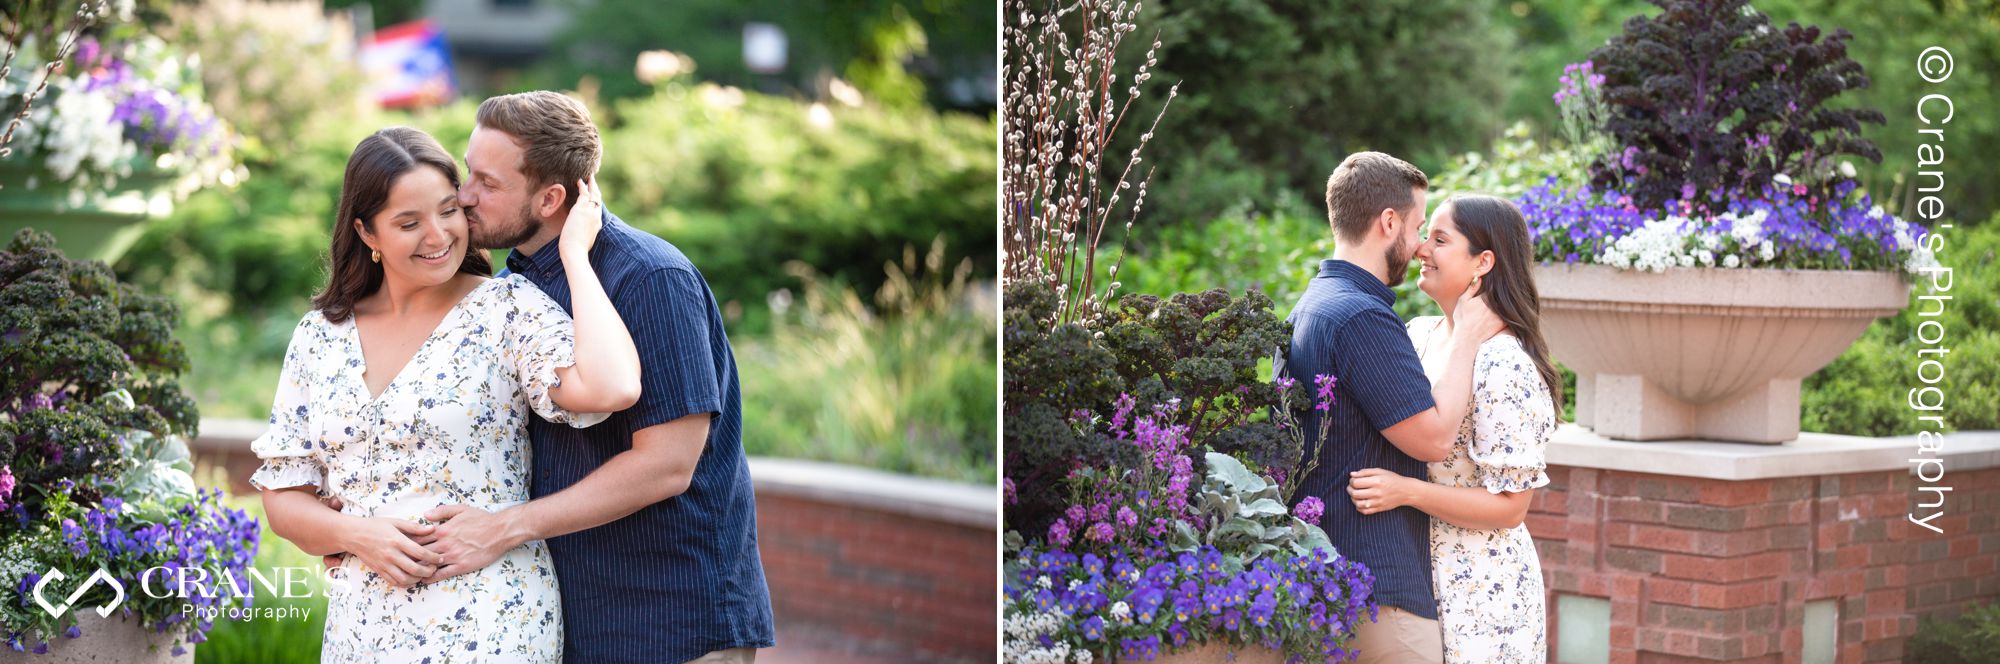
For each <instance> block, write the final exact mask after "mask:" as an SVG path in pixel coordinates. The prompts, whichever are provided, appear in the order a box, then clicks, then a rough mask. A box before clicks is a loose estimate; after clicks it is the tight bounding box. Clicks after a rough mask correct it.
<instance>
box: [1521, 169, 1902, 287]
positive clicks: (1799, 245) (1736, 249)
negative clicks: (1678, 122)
mask: <svg viewBox="0 0 2000 664" xmlns="http://www.w3.org/2000/svg"><path fill="white" fill-rule="evenodd" d="M1857 189H1858V185H1857V184H1856V183H1855V182H1854V181H1852V180H1846V181H1842V182H1839V183H1838V184H1835V185H1833V186H1832V188H1831V192H1830V193H1829V194H1828V195H1827V196H1826V197H1825V198H1822V197H1821V196H1819V195H1817V194H1815V193H1813V191H1812V190H1811V189H1809V188H1807V187H1806V186H1805V185H1803V184H1796V183H1793V182H1792V181H1791V180H1790V178H1787V177H1784V176H1779V178H1778V179H1777V180H1776V181H1775V182H1774V183H1773V184H1772V185H1771V186H1768V187H1765V188H1763V189H1761V190H1759V191H1749V192H1745V191H1736V192H1724V191H1720V190H1718V191H1714V192H1710V193H1709V194H1708V195H1707V196H1705V197H1702V196H1696V195H1694V194H1693V192H1691V191H1690V192H1688V193H1687V194H1686V195H1684V196H1683V197H1682V198H1681V199H1680V200H1678V201H1674V202H1673V203H1671V204H1669V205H1667V206H1666V207H1665V208H1664V209H1658V210H1642V209H1640V208H1638V207H1636V206H1634V205H1633V203H1632V199H1631V198H1630V197H1629V196H1625V195H1622V194H1619V193H1617V192H1600V191H1594V190H1592V189H1591V188H1590V187H1589V186H1587V185H1586V186H1582V187H1578V188H1567V187H1564V186H1562V185H1561V184H1560V183H1559V182H1558V181H1557V179H1556V178H1554V177H1550V178H1548V180H1547V181H1545V182H1544V183H1542V184H1541V185H1539V186H1537V187H1535V188H1533V189H1530V190H1529V191H1528V192H1527V193H1525V194H1523V195H1522V196H1521V197H1520V198H1519V199H1517V200H1516V201H1515V202H1516V204H1517V205H1519V206H1520V208H1521V213H1522V215H1523V216H1525V217H1526V218H1527V219H1528V232H1529V237H1530V238H1531V239H1532V240H1533V242H1534V244H1535V249H1536V254H1537V255H1538V256H1540V257H1541V259H1542V260H1544V261H1561V262H1564V263H1593V264H1601V265H1611V266H1614V267H1618V268H1621V269H1639V270H1649V271H1654V272H1662V271H1665V270H1666V269H1667V268H1670V267H1684V268H1685V267H1725V268H1736V267H1764V268H1785V269H1820V270H1884V271H1895V270H1905V271H1911V272H1914V271H1916V270H1918V269H1921V268H1923V267H1927V266H1931V265H1935V264H1936V258H1935V256H1933V255H1932V254H1931V252H1929V251H1927V250H1925V249H1924V248H1923V247H1922V246H1921V245H1920V242H1919V241H1920V240H1921V238H1922V237H1923V235H1924V234H1925V233H1926V232H1927V231H1926V229H1924V228H1923V227H1922V226H1919V225H1916V224H1911V223H1909V222H1907V221H1904V220H1902V219H1898V218H1896V217H1895V216H1894V215H1890V214H1888V213H1887V212H1885V211H1884V210H1883V209H1882V208H1881V206H1878V205H1875V204H1874V201H1873V200H1872V199H1871V198H1870V197H1869V196H1868V195H1866V194H1858V195H1857V193H1858V192H1857Z"/></svg>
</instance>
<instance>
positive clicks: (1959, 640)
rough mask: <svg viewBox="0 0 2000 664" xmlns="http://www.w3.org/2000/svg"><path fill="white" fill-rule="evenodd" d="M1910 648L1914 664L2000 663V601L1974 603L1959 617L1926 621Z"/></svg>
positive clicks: (1912, 639) (1911, 642) (1919, 626)
mask: <svg viewBox="0 0 2000 664" xmlns="http://www.w3.org/2000/svg"><path fill="white" fill-rule="evenodd" d="M1906 647H1907V648H1908V652H1907V654H1908V657H1909V659H1908V661H1909V662H1910V663H1911V664H1975V663H1984V662H2000V603H1988V604H1985V605H1982V606H1974V607H1972V608H1971V609H1970V610H1968V611H1966V612H1965V615H1963V616H1960V617H1959V619H1957V620H1948V621H1939V620H1925V621H1923V622H1922V623H1921V624H1919V625H1917V633H1916V635H1915V636H1912V637H1910V642H1909V644H1908V645H1907V646H1906Z"/></svg>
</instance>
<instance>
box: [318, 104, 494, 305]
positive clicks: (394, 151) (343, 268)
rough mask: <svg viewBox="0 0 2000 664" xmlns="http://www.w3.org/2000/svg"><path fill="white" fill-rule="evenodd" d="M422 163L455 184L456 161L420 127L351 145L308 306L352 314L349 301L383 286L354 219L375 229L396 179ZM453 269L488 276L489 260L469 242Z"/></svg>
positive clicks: (379, 269) (398, 129) (396, 129)
mask: <svg viewBox="0 0 2000 664" xmlns="http://www.w3.org/2000/svg"><path fill="white" fill-rule="evenodd" d="M421 166H428V167H431V168H435V169H437V170H438V172H441V173H444V176H445V178H447V179H449V180H451V186H452V188H454V189H455V188H457V187H458V163H457V162H454V161H452V159H451V154H450V153H447V152H445V151H444V146H442V145H439V144H438V142H437V139H435V138H431V135H430V134H426V133H424V132H422V131H420V130H417V129H411V128H409V127H389V128H387V129H383V130H381V131H378V132H375V133H374V134H373V135H370V136H369V137H367V138H364V139H361V143H360V144H359V145H356V146H354V154H353V155H352V156H349V157H348V158H347V174H346V176H345V177H344V178H343V179H342V180H341V183H340V207H339V209H338V211H337V213H336V214H335V215H334V221H333V243H332V245H331V246H330V248H329V249H328V250H327V256H326V262H327V280H326V288H325V289H324V290H321V291H320V292H319V294H318V295H314V296H313V308H314V309H318V310H319V312H320V314H321V315H323V316H326V320H327V321H328V322H332V323H339V322H342V321H345V320H347V319H348V318H349V317H352V316H353V315H354V303H355V302H358V301H360V300H361V298H364V297H367V296H369V295H372V294H374V293H375V291H376V290H377V289H380V288H381V287H382V265H381V264H380V263H376V262H375V261H374V260H373V259H371V258H370V257H369V249H368V244H367V243H365V242H362V241H361V236H360V234H359V233H356V232H354V220H356V219H359V220H361V225H362V226H363V227H364V228H367V229H368V232H370V233H373V232H375V215H377V214H380V213H381V212H382V208H383V207H385V206H387V205H388V204H389V190H390V188H392V187H394V186H395V184H396V180H397V179H398V178H401V177H402V176H403V175H404V174H406V173H409V172H410V171H413V170H416V169H417V168H418V167H421ZM458 271H459V272H464V273H467V274H477V275H480V276H492V275H493V264H492V263H491V262H490V261H488V260H487V259H486V252H484V251H478V250H475V249H472V248H470V246H469V245H468V248H467V249H466V250H465V260H464V261H463V262H460V263H459V264H458Z"/></svg>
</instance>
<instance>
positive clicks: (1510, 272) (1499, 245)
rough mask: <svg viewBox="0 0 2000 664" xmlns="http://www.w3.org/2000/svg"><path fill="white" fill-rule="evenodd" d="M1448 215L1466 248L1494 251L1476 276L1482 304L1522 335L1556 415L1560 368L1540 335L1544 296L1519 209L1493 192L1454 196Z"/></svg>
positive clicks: (1560, 388) (1473, 251)
mask: <svg viewBox="0 0 2000 664" xmlns="http://www.w3.org/2000/svg"><path fill="white" fill-rule="evenodd" d="M1445 204H1446V205H1450V206H1451V218H1452V220H1453V221H1455V222H1457V224H1458V234H1459V235H1460V236H1462V237H1464V238H1465V244H1466V249H1467V251H1468V252H1469V253H1471V254H1472V255H1474V256H1477V255H1479V252H1482V251H1492V252H1493V269H1492V270H1491V271H1489V272H1487V273H1486V276H1485V277H1482V278H1481V279H1480V288H1479V295H1480V296H1482V297H1485V298H1486V306H1487V307H1488V308H1491V309H1492V310H1493V313H1494V314H1495V315H1497V316H1499V317H1500V320H1501V322H1504V323H1506V324H1507V331H1509V332H1513V333H1514V337H1515V338H1517V339H1520V340H1521V347H1522V348H1523V349H1525V350H1527V351H1528V357H1530V358H1533V359H1534V361H1535V369H1537V370H1538V371H1540V372H1541V374H1542V383H1543V384H1544V385H1546V386H1547V387H1548V389H1549V399H1551V400H1552V401H1554V402H1555V405H1556V414H1557V415H1556V417H1557V419H1561V417H1562V404H1563V399H1562V394H1563V380H1562V372H1560V371H1557V370H1556V365H1555V362H1554V361H1552V360H1550V359H1549V344H1548V342H1547V341H1544V340H1543V339H1542V298H1541V295H1540V294H1539V293H1537V292H1536V291H1535V279H1534V277H1533V276H1531V275H1530V274H1529V272H1528V267H1529V266H1530V265H1534V263H1535V252H1534V247H1533V246H1532V245H1531V244H1530V243H1529V241H1528V222H1527V220H1526V219H1524V218H1523V217H1522V216H1521V209H1520V208H1517V207H1514V203H1513V202H1511V201H1508V200H1507V199H1504V198H1497V197H1493V196H1453V197H1452V198H1450V199H1449V200H1447V201H1445Z"/></svg>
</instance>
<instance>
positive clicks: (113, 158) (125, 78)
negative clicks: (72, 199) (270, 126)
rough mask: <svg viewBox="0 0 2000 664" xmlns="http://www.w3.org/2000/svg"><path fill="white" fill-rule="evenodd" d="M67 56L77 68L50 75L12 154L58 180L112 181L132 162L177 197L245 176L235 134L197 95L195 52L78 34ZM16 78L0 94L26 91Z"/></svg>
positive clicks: (84, 184) (79, 183)
mask: <svg viewBox="0 0 2000 664" xmlns="http://www.w3.org/2000/svg"><path fill="white" fill-rule="evenodd" d="M25 56H26V53H25V52H24V57H25ZM70 57H71V59H70V61H69V66H67V67H65V68H64V70H63V71H65V72H74V73H72V74H68V75H65V76H59V77H56V78H52V79H50V81H49V84H48V85H49V87H48V94H49V95H50V102H49V103H47V104H37V105H36V106H35V107H34V108H33V109H32V110H31V111H30V112H29V115H28V118H27V120H26V121H25V122H24V123H23V124H22V125H21V132H20V135H19V136H18V137H17V138H18V139H19V143H17V145H19V146H22V147H24V148H25V149H24V150H20V151H19V152H21V153H22V154H24V155H25V156H28V157H29V158H31V159H33V160H35V161H38V162H39V163H41V164H42V165H43V166H44V167H46V168H47V169H48V171H49V173H50V174H51V175H53V176H54V178H55V180H56V181H58V182H64V183H70V184H72V185H74V186H76V187H79V188H91V187H101V188H109V187H112V186H115V185H116V184H117V182H118V181H119V180H121V179H123V178H125V177H127V176H130V175H132V174H133V173H134V164H135V163H139V164H144V165H148V166H151V167H152V168H155V169H158V170H159V171H161V172H163V173H165V174H168V175H169V176H171V178H172V183H171V186H172V189H173V193H174V195H176V196H185V195H187V194H189V193H192V192H193V191H194V190H196V189H199V188H202V187H206V186H210V185H214V184H221V185H224V186H234V185H235V184H236V183H237V182H238V181H240V180H241V179H242V177H243V173H242V169H241V166H239V165H237V163H236V161H235V157H234V154H233V144H234V140H235V139H234V137H233V135H232V134H231V132H230V130H229V128H228V126H227V125H226V124H225V123H223V122H222V121H221V120H220V119H219V118H218V117H217V115H216V113H215V111H214V109H212V108H210V107H209V105H208V104H207V102H205V101H204V100H203V99H202V95H201V87H200V82H199V79H198V77H197V76H196V75H195V72H194V69H195V61H194V59H193V58H182V57H179V56H177V55H175V54H174V53H173V52H172V49H171V48H170V47H169V46H168V45H167V44H166V42H165V41H163V40H161V39H160V38H159V37H156V36H151V35H141V36H139V37H136V38H133V39H131V40H126V41H120V42H116V43H111V44H106V43H100V42H98V41H97V40H96V39H95V38H85V39H84V40H82V41H81V42H79V43H78V44H77V50H76V52H75V53H74V54H72V55H71V56H70ZM22 64H23V65H34V64H35V63H33V62H31V61H24V62H23V63H22ZM14 69H15V70H29V69H33V67H32V66H18V67H15V68H14ZM23 76H24V75H23V74H20V73H18V72H17V73H15V74H11V75H10V76H9V77H8V78H7V79H6V80H0V97H5V96H6V95H8V94H11V93H14V92H19V91H20V90H23V89H26V88H27V86H28V85H29V82H28V80H27V79H26V78H23ZM34 186H38V183H36V182H34V181H33V180H31V181H30V188H33V187H34Z"/></svg>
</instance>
